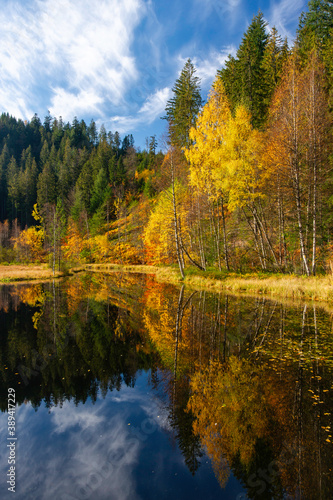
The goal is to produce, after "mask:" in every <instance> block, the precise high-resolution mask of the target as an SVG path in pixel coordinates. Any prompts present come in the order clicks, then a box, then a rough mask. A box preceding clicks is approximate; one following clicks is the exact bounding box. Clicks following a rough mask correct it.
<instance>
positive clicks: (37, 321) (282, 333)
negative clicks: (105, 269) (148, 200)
mask: <svg viewBox="0 0 333 500" xmlns="http://www.w3.org/2000/svg"><path fill="white" fill-rule="evenodd" d="M332 314H333V308H330V307H329V306H325V307H319V306H318V305H316V304H313V303H311V304H310V303H308V304H301V303H292V302H289V303H287V302H285V303H281V302H278V301H276V302H275V301H271V300H268V299H266V298H264V297H258V298H246V297H234V296H228V295H226V294H210V293H207V292H203V291H201V292H200V291H199V292H193V291H191V290H187V289H186V288H184V287H183V288H181V287H174V286H171V285H165V284H160V283H157V282H156V281H155V280H154V279H153V278H152V277H150V276H142V275H135V274H131V275H124V274H117V273H115V274H110V275H109V276H103V275H98V274H95V275H79V276H76V277H75V278H71V279H68V280H64V281H61V282H56V283H48V284H43V285H41V284H35V285H32V286H27V285H20V286H16V287H15V286H2V287H0V322H1V337H0V342H1V346H0V355H1V361H0V373H1V384H0V390H1V413H0V429H1V439H0V441H1V442H0V450H1V451H0V464H1V469H0V470H1V474H0V498H4V499H6V498H16V499H19V500H21V499H22V500H23V499H24V500H30V499H31V500H42V499H56V500H62V499H63V500H69V499H72V500H73V499H74V500H75V499H76V500H85V499H97V500H98V499H103V500H104V499H105V500H146V499H147V500H150V499H151V500H156V499H159V500H164V499H165V500H169V499H173V500H178V499H179V500H180V499H181V500H183V499H184V500H187V499H191V500H196V499H198V500H199V499H200V500H201V499H204V500H210V499H211V500H215V499H234V500H241V499H246V498H251V499H252V498H253V499H257V498H260V499H270V498H286V499H287V498H288V499H293V498H299V499H301V498H302V499H317V498H318V499H323V500H327V499H330V498H333V480H332V479H333V473H332V469H333V458H332V457H333V454H332V451H333V445H332V443H333V437H332V435H333V434H332V407H333V398H332V396H333V328H332V326H333V324H332V317H333V316H332ZM8 391H9V392H8ZM8 394H11V396H10V397H9V399H8ZM14 394H15V405H16V406H15V413H14V412H13V413H11V412H9V413H8V411H7V410H8V402H9V403H11V402H12V401H13V395H14ZM10 409H11V407H10ZM14 418H15V420H14ZM8 420H9V421H10V423H11V427H13V425H14V423H15V430H13V429H12V431H11V432H14V434H11V435H10V433H9V432H10V431H9V430H8ZM8 460H15V465H13V466H12V467H15V469H13V468H12V471H11V476H9V475H7V474H8V471H9V467H10V465H9V464H8ZM13 463H14V462H12V464H13ZM9 480H12V481H14V484H15V496H14V497H13V493H12V492H10V491H8V488H9V487H10V486H11V483H7V481H9Z"/></svg>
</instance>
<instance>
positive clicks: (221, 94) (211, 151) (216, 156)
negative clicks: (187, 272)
mask: <svg viewBox="0 0 333 500" xmlns="http://www.w3.org/2000/svg"><path fill="white" fill-rule="evenodd" d="M230 118H231V111H230V106H229V103H228V100H227V97H226V93H225V90H224V87H223V84H222V82H221V80H220V79H217V80H216V81H215V83H214V85H213V88H212V90H211V92H210V94H209V99H208V102H207V103H206V104H205V106H204V107H203V109H202V111H201V113H200V114H199V116H198V119H197V122H196V126H195V127H192V128H191V130H190V139H191V145H190V146H189V148H187V149H186V150H185V156H186V158H187V160H188V162H189V164H190V184H191V185H192V187H193V188H194V192H195V195H196V197H197V203H198V208H199V209H198V216H199V224H200V217H201V215H202V209H200V201H201V197H202V195H206V196H207V198H208V201H209V203H210V205H211V212H212V213H214V205H215V206H217V213H218V216H217V217H216V224H214V229H215V243H216V249H217V252H216V253H217V260H218V264H219V268H221V260H220V217H219V207H221V215H222V227H223V241H224V258H225V265H226V268H227V269H229V259H228V249H227V237H226V228H225V203H226V201H227V196H228V195H227V190H226V188H225V186H224V185H223V182H220V183H216V172H217V171H218V170H219V169H220V166H221V149H223V147H224V137H225V134H226V128H227V126H228V124H229V121H230ZM214 222H215V221H214Z"/></svg>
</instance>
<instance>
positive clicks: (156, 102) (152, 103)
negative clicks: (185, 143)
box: [110, 87, 171, 134]
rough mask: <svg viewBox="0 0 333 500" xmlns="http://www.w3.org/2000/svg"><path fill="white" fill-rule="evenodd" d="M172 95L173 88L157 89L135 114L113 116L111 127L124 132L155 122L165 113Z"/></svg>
mask: <svg viewBox="0 0 333 500" xmlns="http://www.w3.org/2000/svg"><path fill="white" fill-rule="evenodd" d="M170 97H171V89H170V88H169V87H165V88H163V89H158V90H156V92H155V93H154V94H151V95H149V96H148V97H147V99H146V101H145V102H144V103H143V105H142V106H141V108H140V109H139V110H138V112H137V113H136V114H135V115H129V116H114V117H112V118H111V119H110V124H111V128H112V129H114V130H117V131H118V132H119V133H121V134H122V133H127V132H128V131H129V130H135V129H136V128H138V127H139V126H140V125H147V124H151V123H153V122H154V121H155V120H156V119H157V118H159V117H161V116H163V115H164V114H165V106H166V103H167V101H168V99H170Z"/></svg>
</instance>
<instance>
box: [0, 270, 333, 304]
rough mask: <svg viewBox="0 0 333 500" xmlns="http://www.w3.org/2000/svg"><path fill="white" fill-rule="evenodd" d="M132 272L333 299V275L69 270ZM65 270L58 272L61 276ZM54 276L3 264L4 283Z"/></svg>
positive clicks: (211, 286)
mask: <svg viewBox="0 0 333 500" xmlns="http://www.w3.org/2000/svg"><path fill="white" fill-rule="evenodd" d="M84 271H89V272H102V273H113V272H129V273H144V274H154V275H155V277H156V279H157V281H160V282H165V283H174V284H179V283H184V284H185V285H186V286H188V287H191V288H194V289H204V290H209V291H211V292H221V291H228V292H230V293H233V294H238V293H240V294H246V295H258V294H262V295H265V296H267V297H269V298H273V299H274V298H280V299H281V298H282V299H283V298H290V299H303V300H314V301H318V302H333V276H331V275H326V276H312V277H306V276H295V275H286V274H262V273H251V274H243V275H241V274H236V273H225V272H221V273H219V272H218V271H216V270H210V271H209V270H208V271H206V272H201V271H199V270H197V269H193V268H192V269H189V270H187V271H186V276H185V279H184V280H182V279H181V277H180V274H179V271H178V269H177V268H176V267H175V266H148V265H119V264H86V265H83V266H80V267H76V268H75V267H74V268H72V269H71V270H70V271H69V273H66V274H75V273H79V272H84ZM63 276H65V273H60V272H56V275H55V277H56V278H61V277H63ZM50 279H54V276H53V273H52V270H51V269H49V268H48V267H47V266H46V265H13V266H11V265H10V266H4V265H0V284H1V283H13V282H22V281H25V282H26V281H34V280H50Z"/></svg>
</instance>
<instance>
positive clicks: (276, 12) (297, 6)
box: [267, 0, 307, 43]
mask: <svg viewBox="0 0 333 500" xmlns="http://www.w3.org/2000/svg"><path fill="white" fill-rule="evenodd" d="M306 5H307V1H306V0H294V1H292V2H291V1H290V0H281V1H280V2H273V4H272V5H271V9H270V11H269V12H268V15H267V19H268V21H269V26H270V27H273V26H275V27H276V29H277V30H278V32H279V33H280V35H281V36H282V37H283V38H285V37H287V38H288V41H289V42H290V43H292V41H293V40H294V38H295V29H294V27H295V24H297V21H298V19H299V16H300V12H301V11H302V9H303V10H305V9H306Z"/></svg>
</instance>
